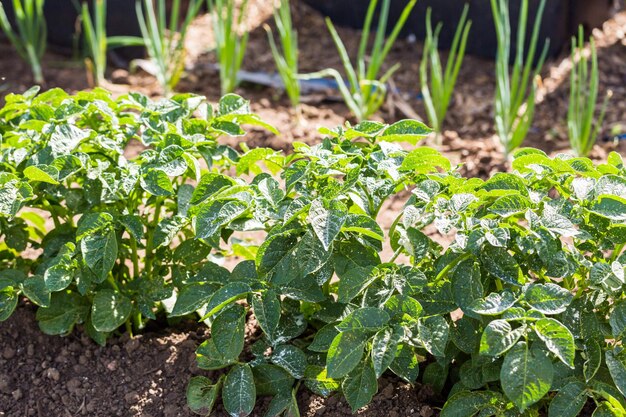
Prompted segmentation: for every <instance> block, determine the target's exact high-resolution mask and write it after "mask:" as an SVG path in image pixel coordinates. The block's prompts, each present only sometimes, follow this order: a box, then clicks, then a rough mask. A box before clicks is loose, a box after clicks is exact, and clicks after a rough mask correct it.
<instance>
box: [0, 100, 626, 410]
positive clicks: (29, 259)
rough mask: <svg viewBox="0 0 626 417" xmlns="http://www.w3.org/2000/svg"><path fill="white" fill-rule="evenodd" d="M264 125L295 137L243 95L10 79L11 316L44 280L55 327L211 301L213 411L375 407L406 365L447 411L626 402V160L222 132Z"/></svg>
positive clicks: (2, 311) (110, 326) (6, 155)
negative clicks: (464, 169)
mask: <svg viewBox="0 0 626 417" xmlns="http://www.w3.org/2000/svg"><path fill="white" fill-rule="evenodd" d="M246 124H247V125H256V126H260V127H262V128H266V129H269V130H272V131H273V130H274V129H273V128H272V127H271V126H269V125H267V124H265V123H263V122H262V121H261V120H260V119H259V118H258V117H257V116H255V115H254V114H252V113H251V111H250V108H249V104H248V102H247V101H245V100H243V99H242V98H241V97H238V96H235V95H227V96H225V97H224V98H223V99H222V100H221V101H220V102H219V103H218V104H217V105H215V106H212V105H210V104H208V103H207V102H206V100H205V99H204V98H203V97H198V96H194V95H190V94H184V95H176V96H174V97H172V98H170V99H162V100H160V101H158V102H152V101H150V100H149V99H148V98H146V97H144V96H142V95H140V94H136V93H130V94H128V95H126V96H123V97H121V98H119V99H115V100H114V99H112V98H111V97H110V95H109V94H108V93H107V92H105V91H104V90H95V91H93V92H80V93H77V94H76V95H74V96H70V95H68V94H66V93H64V92H63V91H61V90H58V89H56V90H50V91H48V92H45V93H42V94H38V91H37V89H32V90H30V91H28V92H26V93H25V94H23V95H9V96H7V98H6V105H5V106H4V108H2V109H1V110H0V184H1V185H2V187H1V188H0V239H1V240H0V320H4V319H7V318H8V317H9V316H10V315H11V313H12V312H13V311H14V309H15V308H16V305H17V303H18V299H19V298H20V297H21V296H25V297H27V298H28V299H29V300H30V301H31V302H32V303H34V304H36V305H38V306H39V308H38V311H37V319H38V322H39V326H40V328H41V329H42V331H43V332H45V333H48V334H61V335H64V334H68V333H69V332H71V331H72V330H73V328H74V327H75V326H76V325H80V327H81V328H82V329H83V330H84V331H85V332H86V333H87V334H89V335H90V336H91V337H92V338H93V339H94V340H95V341H96V342H98V343H100V344H105V343H106V339H107V338H108V337H109V336H110V335H111V334H114V333H116V332H120V331H123V330H124V327H126V331H129V332H133V331H137V330H139V329H141V328H142V327H143V326H144V325H145V324H146V322H147V321H149V320H154V319H156V318H157V316H167V317H171V318H172V319H174V318H176V317H196V318H198V317H199V319H200V320H201V321H203V322H204V323H206V324H207V325H208V326H209V327H210V329H211V334H210V337H209V338H208V339H207V340H206V341H204V342H203V343H202V344H201V345H200V346H199V347H198V350H197V360H198V366H199V367H200V368H202V369H206V370H208V371H212V372H209V373H207V374H206V376H197V377H194V378H192V379H191V381H190V384H189V387H188V392H187V396H188V402H189V405H190V407H191V408H192V409H193V410H194V411H195V412H198V413H201V414H205V415H208V414H209V413H210V412H211V410H212V409H213V407H214V406H215V403H216V402H217V401H218V398H220V397H221V398H222V402H223V405H224V408H225V409H226V411H227V412H228V413H229V414H230V415H232V416H246V415H249V414H251V413H252V411H253V409H254V406H255V403H256V399H257V397H259V396H266V395H269V396H272V397H273V398H272V400H271V401H270V403H269V407H268V409H267V410H266V415H268V416H278V415H298V414H299V412H298V408H297V402H296V398H297V393H298V391H299V390H301V389H304V388H306V389H309V390H311V391H312V392H314V393H317V394H320V395H324V396H327V395H331V394H333V393H335V392H340V393H341V394H342V395H344V396H345V398H346V400H347V401H348V403H349V404H350V406H351V408H352V409H353V410H354V411H356V410H357V409H359V408H361V407H363V406H365V405H367V404H368V403H369V402H370V401H371V399H372V397H373V395H374V394H375V393H376V391H377V388H378V386H377V379H378V378H379V377H380V376H381V375H383V373H385V372H391V373H394V374H396V375H397V376H398V377H400V378H402V379H404V380H406V381H408V382H411V383H412V382H415V381H418V380H421V381H422V382H424V383H428V384H430V385H432V386H433V387H434V388H435V390H436V391H438V392H441V393H442V394H444V395H445V396H446V397H447V401H446V403H445V405H444V407H443V409H442V412H441V415H442V416H444V417H445V416H448V417H449V416H473V415H480V416H492V415H494V416H514V415H527V416H534V415H538V413H539V412H540V411H542V410H547V411H548V414H549V415H550V416H576V415H578V414H579V413H580V411H581V410H582V408H583V407H584V406H585V404H589V407H591V409H595V411H594V415H595V416H622V415H625V414H626V411H625V409H626V401H624V394H626V353H624V352H623V348H622V338H623V334H624V333H625V332H626V302H625V301H624V296H623V288H624V283H625V282H626V281H625V278H624V265H625V264H626V254H624V253H623V252H624V251H623V249H624V245H625V244H626V168H625V167H624V163H623V160H622V158H621V157H620V155H618V154H616V153H612V154H610V156H609V158H608V161H607V163H603V164H599V165H595V164H594V163H592V162H591V161H590V160H589V159H586V158H574V157H571V156H567V155H559V156H557V157H555V158H550V157H548V156H547V155H545V154H544V153H543V152H541V151H538V150H534V149H522V150H519V151H518V152H517V153H516V154H515V159H514V161H513V162H512V172H510V173H499V174H496V175H494V176H493V177H492V178H490V179H489V180H481V179H478V178H471V179H468V178H463V177H462V176H461V175H460V174H459V172H458V170H457V168H455V167H452V166H451V164H450V162H449V161H448V160H447V159H446V158H445V157H443V156H442V155H441V154H439V153H438V152H437V151H435V150H433V149H430V148H426V147H417V148H414V149H413V150H410V151H408V150H404V149H403V147H401V146H400V145H399V144H398V143H399V142H408V143H409V144H412V145H415V144H416V143H417V141H418V140H419V139H420V138H422V137H424V136H425V135H427V134H429V133H430V130H429V129H428V128H427V127H426V126H424V125H423V124H421V123H419V122H416V121H410V120H405V121H400V122H398V123H395V124H393V125H391V126H388V125H384V124H381V123H378V122H362V123H360V124H358V125H356V126H350V125H346V126H343V127H339V128H337V129H333V130H330V129H324V130H322V133H323V135H324V136H325V137H324V139H323V140H322V141H321V143H319V144H318V145H315V146H310V145H306V144H303V143H294V149H293V153H291V154H288V155H285V154H282V153H280V152H277V151H274V150H270V149H264V148H256V149H251V150H249V149H247V147H246V146H245V144H242V146H241V148H242V150H241V151H238V150H236V149H234V148H232V147H229V146H226V145H223V144H222V143H221V142H220V141H218V139H219V138H220V137H221V136H223V135H229V136H243V135H244V134H245V132H244V130H243V129H242V128H241V125H246ZM137 148H139V149H143V151H141V152H140V153H138V154H137V155H134V154H133V152H132V149H137ZM398 200H399V201H402V202H403V203H404V205H403V208H402V210H401V211H400V212H399V213H398V214H397V218H396V219H395V221H393V224H392V225H391V227H388V228H384V227H382V226H381V224H380V222H379V215H380V214H381V212H382V211H384V210H387V207H388V204H389V203H390V202H397V201H398ZM437 235H439V236H440V237H441V238H438V237H437ZM438 242H450V243H449V244H446V245H442V243H438ZM387 253H388V254H389V255H387V256H384V255H385V254H387ZM233 255H236V256H237V258H236V259H235V260H234V261H233V262H234V263H235V265H236V266H234V267H233V268H232V269H227V268H225V267H224V266H222V265H220V263H221V261H223V260H224V258H225V257H232V256H233ZM247 324H250V325H252V326H255V327H256V328H257V329H258V331H257V332H256V333H254V334H253V335H250V334H249V335H248V339H246V325H247ZM246 340H248V343H246ZM209 377H211V378H212V379H209Z"/></svg>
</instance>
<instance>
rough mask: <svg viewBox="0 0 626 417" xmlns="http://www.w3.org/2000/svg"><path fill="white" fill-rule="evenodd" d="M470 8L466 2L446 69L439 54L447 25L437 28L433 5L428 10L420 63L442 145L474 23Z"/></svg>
mask: <svg viewBox="0 0 626 417" xmlns="http://www.w3.org/2000/svg"><path fill="white" fill-rule="evenodd" d="M468 12H469V5H467V4H466V5H465V7H464V9H463V14H462V15H461V19H460V20H459V23H458V25H457V28H456V32H455V34H454V40H453V41H452V46H451V47H450V51H449V52H448V60H447V62H446V68H445V72H444V69H443V67H442V64H441V57H440V55H439V34H440V32H441V29H442V28H443V25H442V24H441V23H439V24H438V25H437V27H436V29H435V31H434V32H433V27H432V21H431V17H432V9H431V8H430V7H429V8H428V10H427V12H426V39H425V40H424V52H423V56H422V62H421V64H420V83H421V88H422V96H423V98H424V105H425V107H426V115H427V116H428V122H429V124H430V127H431V128H432V129H433V130H434V132H435V135H436V136H435V142H436V143H437V144H438V145H441V132H442V129H443V122H444V120H445V118H446V113H447V112H448V107H449V106H450V100H451V99H452V93H453V92H454V86H455V85H456V80H457V78H458V75H459V71H460V69H461V65H462V64H463V58H464V57H465V48H466V46H467V37H468V36H469V32H470V28H471V27H472V22H471V21H468V20H467V13H468Z"/></svg>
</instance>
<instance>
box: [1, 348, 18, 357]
mask: <svg viewBox="0 0 626 417" xmlns="http://www.w3.org/2000/svg"><path fill="white" fill-rule="evenodd" d="M2 357H3V358H4V359H13V358H14V357H15V349H13V348H11V347H9V346H7V347H5V348H4V350H3V351H2Z"/></svg>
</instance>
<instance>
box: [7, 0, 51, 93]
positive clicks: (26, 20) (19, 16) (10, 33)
mask: <svg viewBox="0 0 626 417" xmlns="http://www.w3.org/2000/svg"><path fill="white" fill-rule="evenodd" d="M44 2H45V0H13V12H14V14H15V24H16V26H17V30H14V29H13V28H12V27H11V23H10V22H9V18H8V16H7V14H6V12H5V10H4V6H3V5H2V2H0V27H1V28H2V31H3V32H4V34H5V35H6V37H7V38H8V39H9V41H10V42H11V44H13V47H14V48H15V50H16V51H17V53H18V54H19V56H20V57H21V58H22V59H23V60H24V61H26V62H27V63H28V65H30V68H31V70H32V72H33V78H34V81H35V83H37V84H41V83H43V82H44V77H43V71H42V69H41V58H42V57H43V54H44V52H45V51H46V45H47V26H46V19H45V17H44V13H43V6H44Z"/></svg>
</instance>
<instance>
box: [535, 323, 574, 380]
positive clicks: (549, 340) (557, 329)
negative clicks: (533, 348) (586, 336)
mask: <svg viewBox="0 0 626 417" xmlns="http://www.w3.org/2000/svg"><path fill="white" fill-rule="evenodd" d="M535 331H536V332H537V335H539V338H540V339H541V340H543V342H544V343H545V344H546V346H547V347H548V349H549V350H550V352H552V353H554V354H555V355H556V356H557V357H558V358H559V359H560V360H561V361H563V363H564V364H566V365H567V366H569V367H570V368H574V359H575V357H576V346H575V344H574V336H573V335H572V333H571V332H570V331H569V329H568V328H567V327H565V326H564V325H563V324H561V323H559V322H558V321H556V320H554V319H550V318H547V319H540V320H538V321H537V322H536V323H535Z"/></svg>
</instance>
